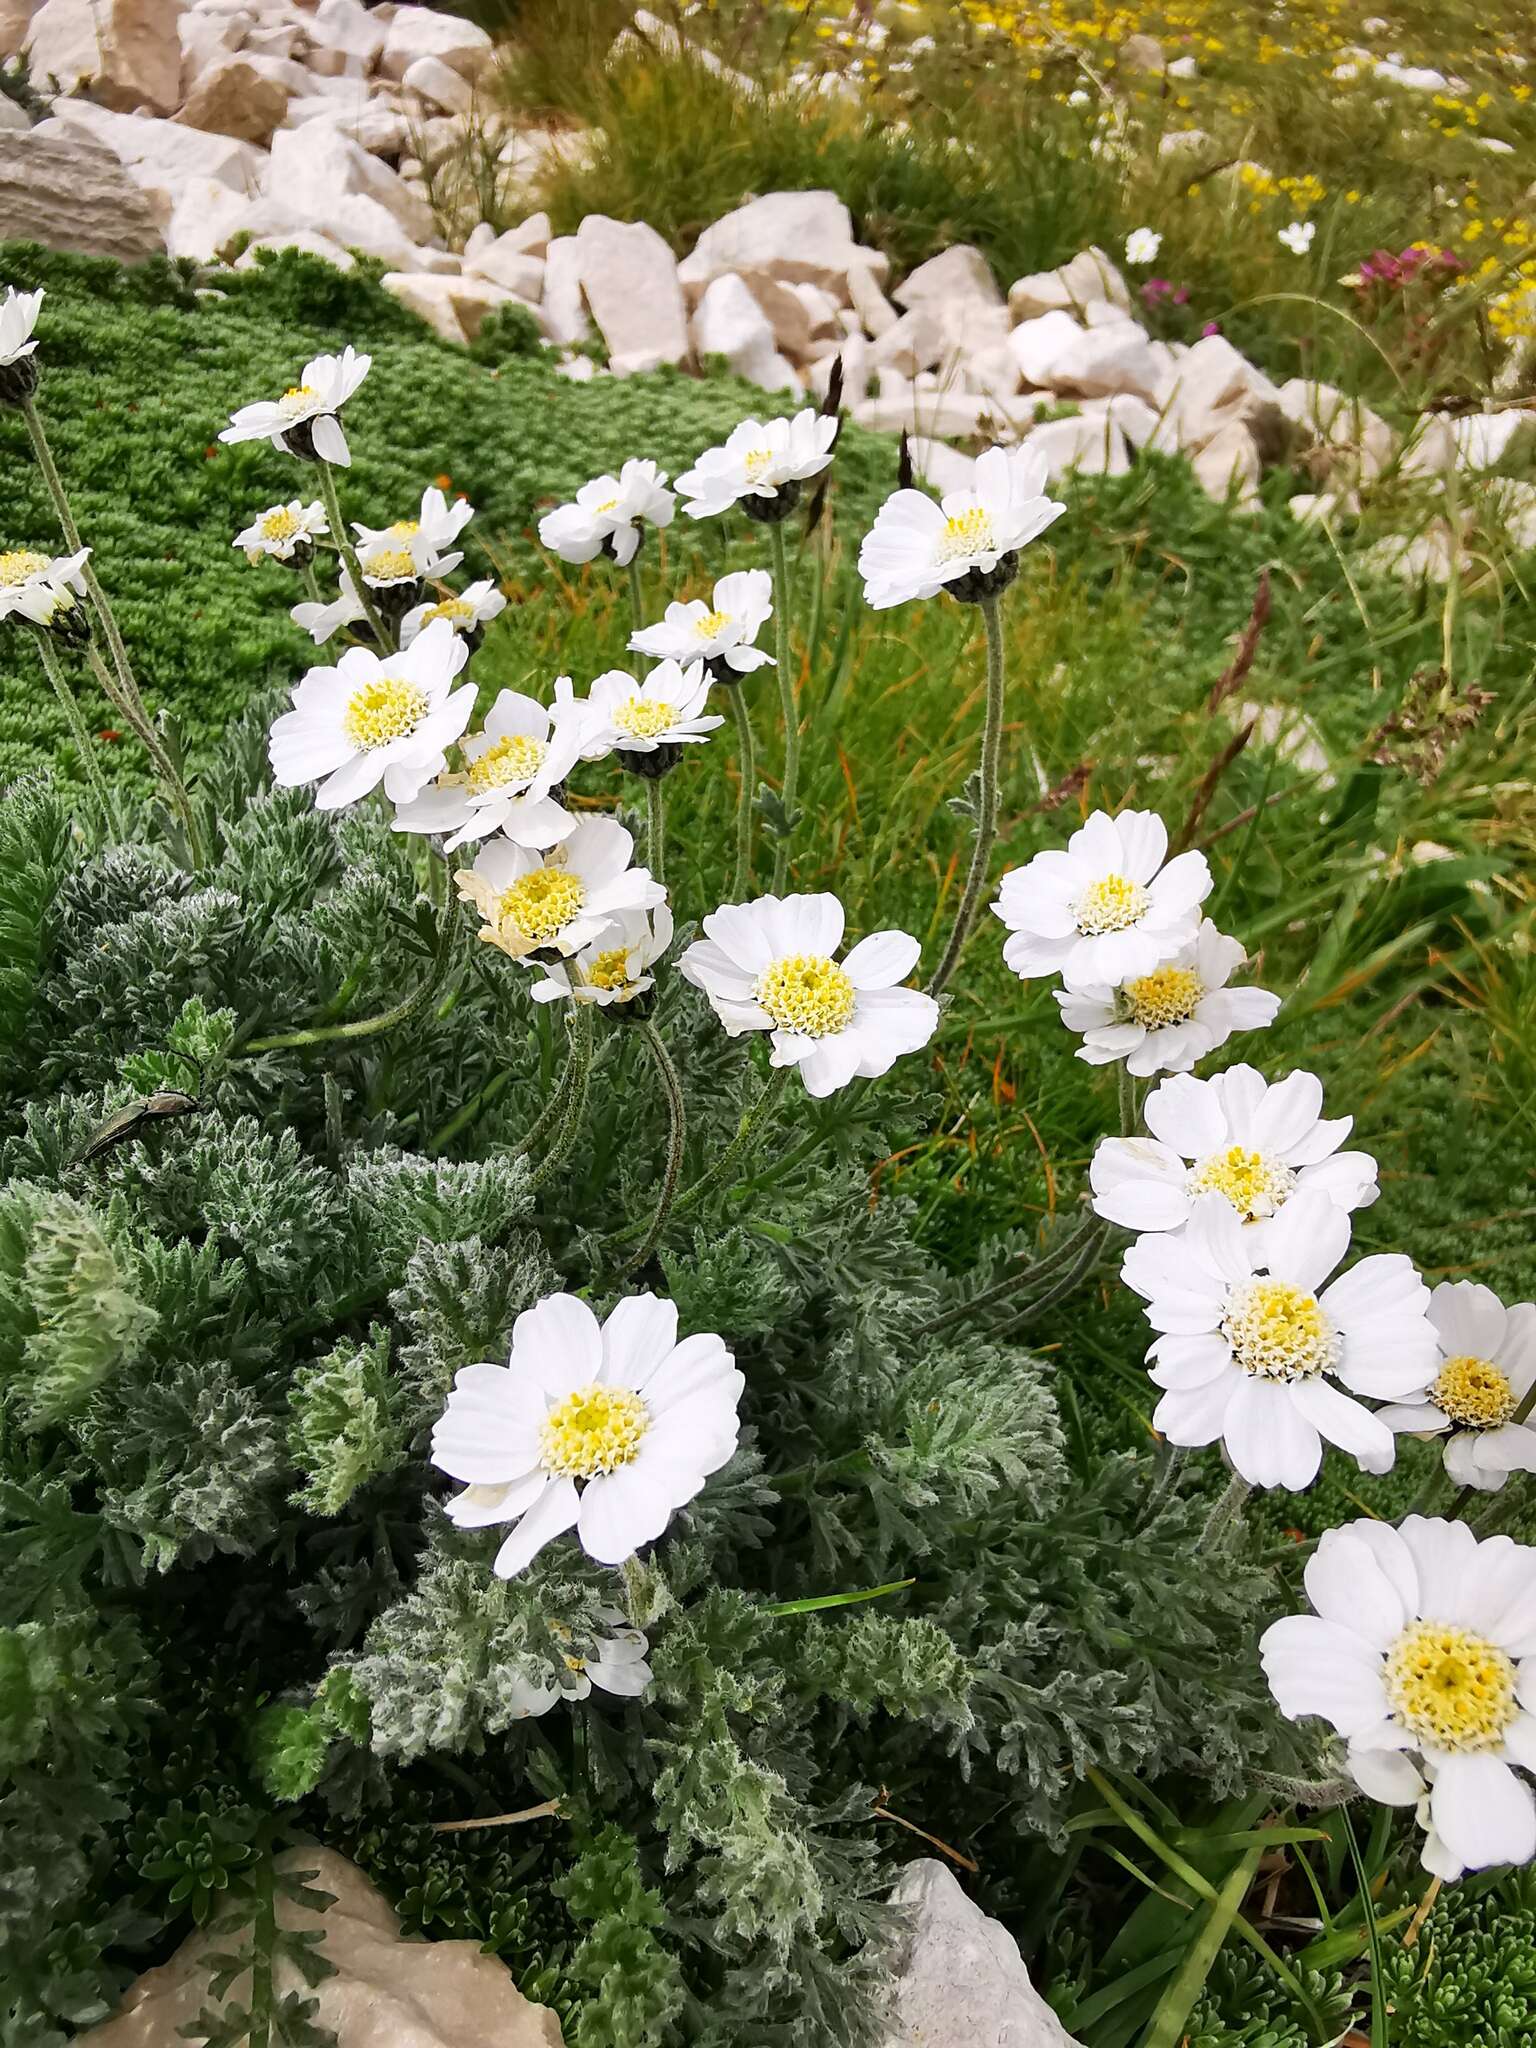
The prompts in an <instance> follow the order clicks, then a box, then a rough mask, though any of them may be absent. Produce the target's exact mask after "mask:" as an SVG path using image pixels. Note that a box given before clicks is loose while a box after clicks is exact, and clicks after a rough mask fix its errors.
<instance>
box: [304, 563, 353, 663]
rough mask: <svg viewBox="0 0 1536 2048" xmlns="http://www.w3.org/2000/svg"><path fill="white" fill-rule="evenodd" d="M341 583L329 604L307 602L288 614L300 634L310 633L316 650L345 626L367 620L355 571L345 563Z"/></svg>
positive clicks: (340, 577) (340, 578) (339, 580)
mask: <svg viewBox="0 0 1536 2048" xmlns="http://www.w3.org/2000/svg"><path fill="white" fill-rule="evenodd" d="M338 583H339V586H340V587H339V589H338V591H337V594H336V596H335V597H334V598H332V600H331V602H330V603H329V604H326V603H324V602H318V603H317V602H314V601H306V602H305V603H304V604H296V605H294V606H293V608H292V609H291V610H290V612H289V614H288V616H289V618H290V619H292V621H293V623H294V624H295V625H296V626H297V627H298V628H299V630H300V632H303V633H307V634H308V635H309V637H310V639H311V640H313V641H314V643H315V645H316V646H317V647H323V646H324V645H325V643H326V641H327V640H329V639H330V638H331V637H332V636H333V635H334V634H336V633H339V632H340V631H341V629H342V627H343V626H358V625H361V624H363V622H364V621H365V620H366V619H367V617H368V614H367V613H366V612H365V611H364V610H363V601H362V599H361V598H360V597H359V596H358V594H357V585H356V584H355V583H354V582H353V581H352V572H351V570H350V569H348V568H347V567H346V566H345V564H343V566H342V569H341V574H340V576H339V578H338Z"/></svg>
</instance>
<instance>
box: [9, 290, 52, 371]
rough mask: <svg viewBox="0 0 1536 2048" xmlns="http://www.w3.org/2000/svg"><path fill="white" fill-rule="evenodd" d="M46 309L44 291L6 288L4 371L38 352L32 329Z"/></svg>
mask: <svg viewBox="0 0 1536 2048" xmlns="http://www.w3.org/2000/svg"><path fill="white" fill-rule="evenodd" d="M42 307H43V295H42V293H41V292H19V291H17V290H16V288H15V286H14V285H7V286H6V291H5V297H4V298H3V299H0V370H6V369H9V368H10V366H11V364H12V363H19V362H20V361H21V359H22V358H23V356H29V355H31V354H33V353H34V351H35V350H36V348H37V343H36V342H35V341H34V340H33V339H32V330H33V328H34V327H36V325H37V316H38V314H39V313H40V312H41V311H42Z"/></svg>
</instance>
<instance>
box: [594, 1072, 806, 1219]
mask: <svg viewBox="0 0 1536 2048" xmlns="http://www.w3.org/2000/svg"><path fill="white" fill-rule="evenodd" d="M788 1079H789V1069H788V1067H774V1068H772V1069H771V1071H770V1072H769V1075H768V1079H767V1080H766V1081H765V1082H764V1084H763V1087H762V1091H761V1093H760V1094H759V1095H758V1097H757V1099H756V1101H755V1102H753V1103H752V1104H751V1105H750V1106H749V1107H748V1108H747V1109H745V1110H744V1111H743V1112H742V1117H741V1122H740V1123H739V1124H738V1125H737V1128H736V1135H735V1137H734V1138H732V1140H731V1142H730V1144H729V1145H727V1146H726V1148H725V1150H724V1151H723V1152H721V1153H720V1154H719V1155H718V1156H717V1157H716V1158H715V1160H714V1161H713V1163H712V1164H711V1165H709V1166H707V1167H706V1168H705V1169H704V1171H703V1172H702V1173H701V1174H700V1175H699V1177H698V1179H697V1180H696V1181H693V1182H692V1183H691V1184H690V1185H689V1186H688V1187H686V1188H684V1189H683V1192H682V1193H681V1194H680V1195H679V1196H678V1198H677V1200H676V1201H675V1202H674V1203H673V1204H672V1214H673V1215H674V1216H686V1215H687V1213H688V1211H689V1210H690V1209H696V1208H697V1207H698V1205H699V1203H700V1202H702V1201H703V1200H704V1197H705V1196H706V1195H708V1194H711V1193H713V1191H714V1190H715V1189H716V1188H718V1187H720V1186H722V1185H723V1184H724V1183H726V1182H727V1181H729V1180H730V1179H732V1177H733V1176H734V1175H735V1173H736V1171H737V1169H738V1168H739V1167H740V1166H741V1165H742V1164H743V1162H744V1161H745V1160H746V1159H747V1158H748V1156H749V1155H750V1153H751V1149H752V1146H753V1143H754V1141H755V1140H756V1138H757V1135H758V1132H759V1131H760V1129H761V1128H762V1126H763V1125H764V1124H765V1123H766V1122H767V1120H768V1118H769V1116H770V1115H771V1113H772V1111H773V1110H774V1108H775V1106H776V1105H777V1103H778V1100H779V1097H780V1096H781V1095H782V1094H783V1092H784V1084H785V1082H786V1081H787V1080H788ZM638 1228H639V1226H638V1225H631V1226H630V1228H629V1229H627V1230H620V1231H616V1232H615V1233H614V1236H613V1238H612V1239H611V1240H610V1242H612V1243H617V1244H622V1243H623V1242H624V1240H625V1239H626V1238H629V1237H633V1236H634V1235H635V1234H636V1231H637V1230H638Z"/></svg>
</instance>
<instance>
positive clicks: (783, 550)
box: [768, 519, 800, 896]
mask: <svg viewBox="0 0 1536 2048" xmlns="http://www.w3.org/2000/svg"><path fill="white" fill-rule="evenodd" d="M768 541H769V546H770V548H771V550H772V554H773V649H774V671H773V672H774V675H775V676H776V677H777V679H778V685H779V703H780V706H781V707H782V709H783V713H784V789H783V802H784V836H783V837H782V838H781V839H780V841H779V843H778V845H777V847H776V848H775V849H774V855H773V893H774V895H775V896H781V895H782V894H783V893H784V880H785V877H786V875H787V874H788V872H789V835H790V833H791V832H792V831H793V830H794V827H795V803H796V799H797V796H798V793H799V788H800V712H799V707H798V706H797V705H796V703H795V679H794V677H793V676H792V675H791V673H790V666H789V543H788V542H787V541H786V539H785V537H784V522H783V520H782V519H775V520H774V521H773V522H772V523H771V524H770V525H769V528H768Z"/></svg>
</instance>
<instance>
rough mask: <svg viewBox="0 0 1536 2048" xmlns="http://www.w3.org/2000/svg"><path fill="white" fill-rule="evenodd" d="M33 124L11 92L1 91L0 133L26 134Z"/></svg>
mask: <svg viewBox="0 0 1536 2048" xmlns="http://www.w3.org/2000/svg"><path fill="white" fill-rule="evenodd" d="M31 126H32V123H31V122H30V121H29V120H28V118H27V116H26V114H25V113H24V112H23V111H22V109H21V108H20V107H18V106H17V104H16V102H15V101H14V100H13V99H12V98H11V97H10V95H9V93H0V135H24V134H25V133H26V132H27V131H28V130H29V129H30V128H31Z"/></svg>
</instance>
